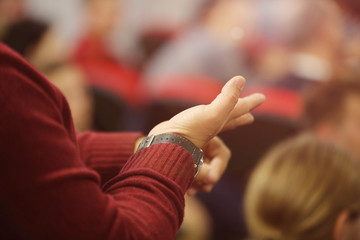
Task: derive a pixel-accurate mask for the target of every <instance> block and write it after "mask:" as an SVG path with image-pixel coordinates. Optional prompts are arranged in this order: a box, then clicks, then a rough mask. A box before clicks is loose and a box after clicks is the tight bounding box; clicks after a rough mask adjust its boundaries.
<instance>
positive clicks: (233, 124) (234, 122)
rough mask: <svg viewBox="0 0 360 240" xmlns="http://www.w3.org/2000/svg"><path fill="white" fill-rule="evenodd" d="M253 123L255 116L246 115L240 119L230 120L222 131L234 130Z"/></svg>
mask: <svg viewBox="0 0 360 240" xmlns="http://www.w3.org/2000/svg"><path fill="white" fill-rule="evenodd" d="M252 122H254V116H253V115H252V114H251V113H246V114H244V115H242V116H240V117H238V118H235V119H232V120H229V121H228V122H227V123H226V124H225V126H224V127H223V129H222V131H227V130H232V129H235V128H237V127H239V126H244V125H247V124H250V123H252Z"/></svg>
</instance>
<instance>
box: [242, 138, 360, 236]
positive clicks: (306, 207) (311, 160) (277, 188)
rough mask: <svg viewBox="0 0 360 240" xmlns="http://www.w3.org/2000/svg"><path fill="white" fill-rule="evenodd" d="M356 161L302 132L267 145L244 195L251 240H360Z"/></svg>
mask: <svg viewBox="0 0 360 240" xmlns="http://www.w3.org/2000/svg"><path fill="white" fill-rule="evenodd" d="M359 172H360V162H359V160H358V159H357V158H354V157H353V156H352V155H351V154H349V153H348V152H347V151H345V150H344V149H342V148H339V147H336V146H334V145H332V144H330V143H327V142H324V141H321V140H319V139H317V138H316V137H314V136H313V135H309V134H305V135H301V136H298V137H296V138H295V139H292V140H288V141H287V142H285V143H282V144H280V145H279V146H277V147H276V148H274V149H272V150H271V151H270V153H268V154H267V155H266V156H265V157H264V159H263V160H262V161H261V163H260V164H259V165H258V166H257V168H256V169H255V171H254V172H253V174H252V176H251V177H250V181H249V183H248V187H247V191H246V196H245V212H246V221H247V225H248V228H249V231H250V233H251V236H252V237H254V239H278V240H290V239H292V240H300V239H306V240H319V239H328V240H355V239H359V238H360V215H359V214H360V201H359V199H360V175H359Z"/></svg>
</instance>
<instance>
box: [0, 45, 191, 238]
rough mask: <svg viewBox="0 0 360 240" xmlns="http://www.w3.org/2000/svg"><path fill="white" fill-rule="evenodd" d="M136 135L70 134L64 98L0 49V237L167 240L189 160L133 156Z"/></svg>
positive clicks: (159, 150) (160, 150) (179, 214)
mask: <svg viewBox="0 0 360 240" xmlns="http://www.w3.org/2000/svg"><path fill="white" fill-rule="evenodd" d="M139 136H140V134H139V133H114V134H105V133H95V132H88V133H84V134H81V135H76V133H75V131H74V128H73V124H72V119H71V114H70V109H69V107H68V104H67V102H66V100H65V99H64V97H63V95H62V94H61V93H60V92H59V91H58V90H57V89H56V88H55V87H54V86H53V85H51V84H50V83H49V82H48V81H47V80H46V79H45V78H44V77H43V76H42V75H41V74H39V73H38V72H37V71H36V70H35V69H33V68H32V67H31V66H30V65H29V64H28V63H27V62H26V61H25V60H23V59H22V58H21V57H20V56H18V55H17V54H15V53H14V52H13V51H11V50H9V49H8V48H7V47H5V46H4V45H3V44H1V43H0V164H1V170H2V172H1V174H0V189H1V193H0V239H36V240H41V239H62V240H63V239H76V240H81V239H86V240H92V239H94V240H101V239H125V240H126V239H156V240H163V239H164V240H165V239H174V238H175V235H176V232H177V230H178V228H179V226H180V224H181V221H182V218H183V210H184V193H185V191H186V189H187V188H188V187H189V186H190V184H191V182H192V180H193V175H194V164H193V160H192V158H191V156H190V154H189V153H188V152H187V151H186V150H185V149H183V148H182V147H180V146H177V145H173V144H156V145H153V146H151V147H149V148H146V149H143V150H141V151H139V152H138V153H136V154H134V155H132V156H131V153H132V152H133V148H134V142H135V140H136V139H137V138H138V137H139ZM130 156H131V157H130ZM129 157H130V158H129ZM128 158H129V159H128ZM100 179H101V180H102V183H105V182H106V183H105V184H104V185H103V186H102V185H99V183H100V181H99V180H100Z"/></svg>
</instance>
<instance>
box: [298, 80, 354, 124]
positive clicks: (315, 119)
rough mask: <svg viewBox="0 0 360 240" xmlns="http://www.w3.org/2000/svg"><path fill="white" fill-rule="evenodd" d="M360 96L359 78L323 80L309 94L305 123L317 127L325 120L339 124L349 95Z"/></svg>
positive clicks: (306, 102) (306, 103)
mask: <svg viewBox="0 0 360 240" xmlns="http://www.w3.org/2000/svg"><path fill="white" fill-rule="evenodd" d="M351 95H355V96H359V97H360V81H359V79H355V78H354V79H351V80H350V79H349V80H340V79H337V80H330V81H327V82H323V83H321V84H320V85H318V86H317V87H315V88H314V89H312V91H311V93H310V94H308V96H307V97H306V101H305V112H304V124H305V125H306V126H307V127H309V128H312V129H316V128H317V127H318V126H319V125H320V124H322V123H323V122H332V123H335V124H337V123H338V122H339V121H340V120H341V118H342V117H343V111H344V102H345V100H346V98H347V97H349V96H351Z"/></svg>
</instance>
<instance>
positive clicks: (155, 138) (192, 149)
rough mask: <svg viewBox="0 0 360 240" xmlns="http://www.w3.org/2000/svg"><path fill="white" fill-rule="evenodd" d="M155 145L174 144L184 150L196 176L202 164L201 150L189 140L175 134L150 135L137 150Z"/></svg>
mask: <svg viewBox="0 0 360 240" xmlns="http://www.w3.org/2000/svg"><path fill="white" fill-rule="evenodd" d="M157 143H174V144H177V145H179V146H181V147H183V148H185V149H186V150H187V151H188V152H189V153H190V154H191V156H192V158H193V160H194V167H195V177H196V175H198V173H199V171H200V168H201V166H202V164H203V162H204V159H203V156H204V154H203V151H202V149H200V148H198V147H196V146H195V145H194V144H193V143H192V142H191V141H190V140H188V139H187V138H186V137H183V136H182V135H180V134H176V133H162V134H159V135H150V136H148V137H146V138H144V139H143V140H142V141H141V143H140V145H139V147H138V149H137V150H136V151H140V150H141V149H143V148H146V147H149V146H151V145H154V144H157Z"/></svg>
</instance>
